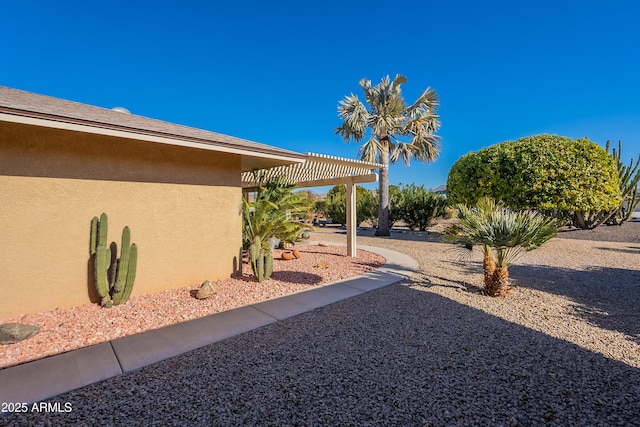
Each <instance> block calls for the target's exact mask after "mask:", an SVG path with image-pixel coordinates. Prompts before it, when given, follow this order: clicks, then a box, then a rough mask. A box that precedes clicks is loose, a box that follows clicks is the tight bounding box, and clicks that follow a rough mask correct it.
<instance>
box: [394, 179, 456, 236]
mask: <svg viewBox="0 0 640 427" xmlns="http://www.w3.org/2000/svg"><path fill="white" fill-rule="evenodd" d="M446 205H447V202H446V198H445V197H444V196H442V195H440V194H436V193H434V192H432V191H429V190H426V189H425V188H424V186H422V185H421V186H416V185H415V184H409V185H402V184H400V186H399V187H398V194H397V197H396V204H395V209H397V211H398V215H399V218H400V219H402V220H403V221H404V222H405V224H407V226H408V227H409V228H410V229H412V230H416V229H417V230H421V231H424V230H426V229H427V227H429V225H431V223H432V221H433V220H434V219H435V218H438V217H442V216H444V215H445V207H446Z"/></svg>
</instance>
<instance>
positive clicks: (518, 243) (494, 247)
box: [453, 197, 558, 296]
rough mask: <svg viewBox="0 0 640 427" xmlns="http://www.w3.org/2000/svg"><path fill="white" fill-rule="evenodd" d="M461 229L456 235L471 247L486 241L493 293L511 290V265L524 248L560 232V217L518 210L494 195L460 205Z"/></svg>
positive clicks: (487, 276) (486, 276)
mask: <svg viewBox="0 0 640 427" xmlns="http://www.w3.org/2000/svg"><path fill="white" fill-rule="evenodd" d="M458 211H459V214H458V218H459V219H460V232H459V233H458V235H457V236H456V237H455V238H454V239H453V241H454V243H457V244H458V245H460V246H461V247H463V248H465V249H467V250H469V249H472V248H473V246H475V245H482V247H483V251H484V261H483V270H484V285H485V290H486V292H487V293H488V294H489V295H491V296H500V295H506V294H507V292H508V291H509V270H508V268H509V265H511V264H512V263H513V261H514V260H515V259H516V258H518V256H520V255H521V254H522V253H523V252H528V251H532V250H534V249H537V248H539V247H540V246H541V245H542V244H544V243H545V242H547V241H548V240H549V239H551V238H552V237H553V236H555V235H556V232H557V230H558V223H557V220H555V219H552V218H547V217H544V216H543V215H541V214H539V213H537V212H533V211H520V212H515V211H511V210H509V209H506V208H504V207H503V206H502V204H501V203H496V202H495V201H494V200H492V199H490V198H487V197H485V198H483V199H481V200H480V201H479V202H478V204H477V205H476V206H475V207H472V208H470V207H468V206H466V205H459V206H458Z"/></svg>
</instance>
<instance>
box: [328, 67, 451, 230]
mask: <svg viewBox="0 0 640 427" xmlns="http://www.w3.org/2000/svg"><path fill="white" fill-rule="evenodd" d="M406 82H407V79H406V77H404V76H401V75H399V74H398V75H396V77H395V79H394V80H393V81H391V79H390V78H389V76H386V77H384V78H383V79H382V81H381V82H380V83H379V84H377V85H376V86H372V85H371V80H366V79H362V80H360V83H359V85H360V87H361V88H362V90H363V91H364V95H365V100H366V103H367V105H365V104H363V103H362V102H361V101H360V99H358V97H357V96H356V95H354V94H353V93H352V94H351V95H349V96H347V97H346V98H345V99H343V100H342V101H340V103H339V104H338V113H339V117H340V119H342V121H343V122H342V125H341V126H340V127H338V128H337V129H336V135H340V136H341V137H342V139H343V140H345V141H346V142H347V143H348V142H351V140H354V141H356V142H361V141H363V140H364V138H365V136H367V135H368V139H367V141H366V142H365V143H364V144H363V145H362V147H360V151H359V153H360V154H361V155H362V160H366V161H369V162H379V163H380V164H381V165H382V166H383V167H382V168H381V169H380V183H379V187H380V189H379V195H380V198H379V205H378V229H377V230H376V236H389V235H390V230H389V162H391V163H395V162H397V161H398V160H399V159H402V161H403V163H404V165H405V166H408V165H409V162H410V159H416V160H420V161H422V162H424V161H427V162H433V161H434V160H435V159H436V158H437V157H438V154H439V151H440V141H439V140H440V138H439V136H437V135H435V132H436V131H437V130H438V129H439V128H440V120H439V119H440V116H438V115H437V114H436V110H437V109H438V96H437V94H436V92H435V90H433V89H431V88H429V87H427V88H426V89H425V91H424V92H422V94H421V95H420V96H419V97H418V99H417V100H416V101H415V102H414V103H413V104H412V105H410V106H407V104H406V103H405V100H404V98H403V96H402V90H401V88H400V85H401V84H403V83H406Z"/></svg>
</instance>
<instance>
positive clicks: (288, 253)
mask: <svg viewBox="0 0 640 427" xmlns="http://www.w3.org/2000/svg"><path fill="white" fill-rule="evenodd" d="M280 258H282V259H283V260H285V261H289V260H291V259H293V253H292V252H291V251H286V252H282V255H281V256H280Z"/></svg>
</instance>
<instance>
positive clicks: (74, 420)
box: [0, 284, 640, 426]
mask: <svg viewBox="0 0 640 427" xmlns="http://www.w3.org/2000/svg"><path fill="white" fill-rule="evenodd" d="M639 394H640V370H639V369H637V368H635V367H631V366H628V365H626V364H624V363H620V362H618V361H615V360H611V359H607V358H605V357H604V356H602V355H600V354H596V353H593V352H590V351H588V350H585V349H583V348H581V347H579V346H576V345H574V344H571V343H568V342H566V341H563V340H560V339H556V338H553V337H550V336H548V335H546V334H543V333H540V332H537V331H535V330H532V329H528V328H525V327H522V326H520V325H517V324H514V323H511V322H507V321H505V320H503V319H500V318H497V317H494V316H490V315H488V314H486V313H484V312H482V311H480V310H476V309H473V308H471V307H468V306H465V305H461V304H459V303H456V302H454V301H452V300H449V299H446V298H443V297H441V296H438V295H436V294H433V293H431V292H428V291H427V290H425V289H416V288H412V287H409V286H407V285H406V284H396V285H392V286H389V287H386V288H383V289H380V290H378V291H375V292H369V293H367V294H363V295H360V296H358V297H354V298H350V299H347V300H344V301H341V302H338V303H335V304H332V305H329V306H326V307H323V308H319V309H317V310H314V311H311V312H308V313H305V314H302V315H299V316H295V317H292V318H289V319H286V320H284V321H280V322H277V323H275V324H271V325H268V326H265V327H262V328H259V329H256V330H253V331H251V332H247V333H244V334H242V335H239V336H236V337H233V338H229V339H227V340H225V341H221V342H218V343H216V344H213V345H210V346H207V347H203V348H201V349H198V350H195V351H192V352H190V353H186V354H184V355H182V356H178V357H174V358H172V359H169V360H167V361H164V362H160V363H157V364H155V365H152V366H149V367H146V368H143V369H141V370H138V371H135V372H131V373H129V374H126V375H122V376H119V377H115V378H111V379H108V380H106V381H103V382H101V383H98V384H94V385H91V386H88V387H84V388H81V389H78V390H76V391H73V392H70V393H66V394H64V395H61V396H58V397H56V398H54V399H51V400H50V401H49V402H51V403H52V404H55V403H56V402H58V403H60V404H61V405H62V406H63V407H64V404H68V405H70V406H71V408H72V411H71V412H69V413H34V412H30V413H20V414H11V415H8V416H6V417H2V418H0V425H12V426H22V425H25V426H26V425H40V424H42V425H84V424H88V425H93V424H101V425H127V426H137V425H140V426H148V425H216V426H237V425H309V426H325V425H332V426H333V425H372V426H373V425H375V426H378V425H393V426H425V425H436V426H449V425H510V426H531V425H567V426H569V425H593V426H596V425H598V426H599V425H603V426H604V425H637V422H638V419H639V417H640V401H638V399H637V396H638V395H639Z"/></svg>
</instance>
